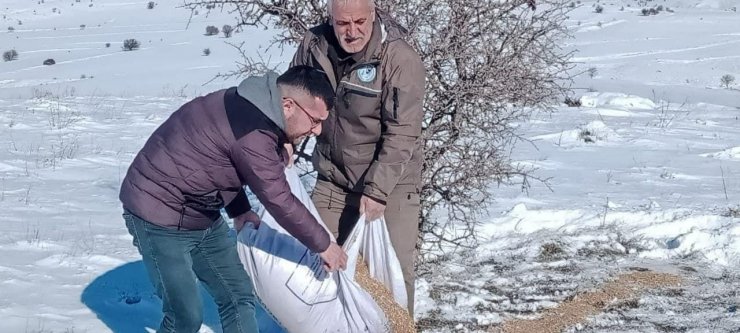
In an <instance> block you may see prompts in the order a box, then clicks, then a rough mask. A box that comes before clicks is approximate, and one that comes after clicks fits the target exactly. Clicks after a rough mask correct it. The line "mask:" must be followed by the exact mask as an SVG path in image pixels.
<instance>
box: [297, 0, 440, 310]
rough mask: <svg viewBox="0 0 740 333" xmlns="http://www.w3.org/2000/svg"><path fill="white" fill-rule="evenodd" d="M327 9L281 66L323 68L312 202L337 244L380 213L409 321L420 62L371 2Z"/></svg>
mask: <svg viewBox="0 0 740 333" xmlns="http://www.w3.org/2000/svg"><path fill="white" fill-rule="evenodd" d="M327 10H328V13H329V15H330V19H329V22H327V23H325V24H322V25H319V26H316V27H314V28H312V29H310V31H309V32H308V33H306V36H305V38H304V39H303V41H302V42H301V44H300V45H299V47H298V50H297V52H296V54H295V56H294V58H293V62H292V63H291V66H297V65H309V66H312V67H315V68H319V69H321V70H323V71H324V72H326V73H327V75H328V76H329V79H330V81H331V83H332V85H333V86H334V88H335V89H336V93H337V103H336V106H335V108H334V110H332V111H331V112H330V115H329V118H328V119H327V120H325V121H324V123H323V127H324V130H323V132H322V133H321V135H320V136H319V137H318V139H317V145H316V148H315V149H314V153H313V165H314V168H315V169H316V170H317V171H318V175H319V176H318V181H317V184H316V188H315V190H314V192H313V197H312V198H313V201H314V203H315V204H316V207H317V208H318V211H319V214H320V215H321V217H322V219H323V220H324V222H325V223H326V224H327V226H328V227H329V228H330V230H331V231H332V232H333V233H334V234H335V236H336V237H337V239H338V241H339V243H340V244H341V243H342V242H344V240H345V239H346V237H347V235H348V234H349V232H350V230H351V229H352V227H353V224H354V223H355V222H356V221H357V219H358V218H359V216H360V214H362V213H364V214H366V216H367V217H368V220H369V221H372V220H373V219H375V218H378V217H381V216H385V219H386V222H387V224H388V229H389V233H390V237H391V241H392V243H393V247H394V249H395V251H396V253H397V255H398V258H399V260H400V262H401V266H402V267H403V274H404V279H405V281H406V289H407V291H408V300H409V312H410V313H412V314H413V306H414V280H415V273H414V265H415V259H416V240H417V236H418V227H419V211H420V203H419V188H420V182H421V167H422V159H423V156H422V142H421V125H422V119H423V107H422V99H423V96H424V78H425V71H424V65H423V64H422V62H421V59H420V58H419V55H418V54H417V53H416V52H415V51H414V49H413V48H412V47H411V46H409V44H408V43H406V41H404V40H403V37H404V34H405V30H404V29H403V28H402V27H400V26H399V25H398V24H397V23H396V22H395V21H394V20H393V19H391V18H390V17H389V16H388V15H386V14H384V13H381V12H380V11H376V10H375V7H374V3H373V1H372V0H329V1H328V4H327Z"/></svg>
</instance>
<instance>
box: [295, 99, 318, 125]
mask: <svg viewBox="0 0 740 333" xmlns="http://www.w3.org/2000/svg"><path fill="white" fill-rule="evenodd" d="M288 98H290V97H288ZM290 100H291V101H293V103H295V105H297V106H298V108H299V109H301V111H303V113H305V114H306V116H307V117H308V119H309V120H311V129H314V128H316V127H318V126H319V125H321V122H322V120H321V119H319V118H316V117H314V116H312V115H311V114H310V113H308V111H306V109H305V108H304V107H303V106H301V105H300V104H298V101H296V100H295V99H293V98H290Z"/></svg>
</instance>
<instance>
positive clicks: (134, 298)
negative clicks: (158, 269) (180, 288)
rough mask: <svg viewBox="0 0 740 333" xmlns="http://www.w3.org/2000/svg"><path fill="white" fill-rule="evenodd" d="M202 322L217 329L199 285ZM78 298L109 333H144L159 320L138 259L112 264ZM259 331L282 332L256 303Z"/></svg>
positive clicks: (159, 312) (158, 308) (151, 289)
mask: <svg viewBox="0 0 740 333" xmlns="http://www.w3.org/2000/svg"><path fill="white" fill-rule="evenodd" d="M200 289H201V294H202V299H203V308H204V317H203V323H204V324H205V325H206V326H208V327H209V328H211V329H212V330H213V331H214V332H221V322H220V320H219V318H218V308H217V307H216V303H215V302H214V301H213V298H212V297H211V295H210V294H209V293H208V292H207V291H206V290H205V288H203V287H202V286H201V288H200ZM80 300H81V301H82V303H83V304H85V305H86V306H87V307H88V308H90V310H92V311H93V312H94V313H95V314H96V315H97V316H98V318H99V319H100V320H101V321H102V322H104V323H105V324H106V325H107V326H108V328H109V329H110V330H111V331H112V332H116V333H147V328H149V329H152V330H156V329H157V328H158V327H159V323H160V321H161V320H162V301H161V300H160V299H159V297H158V296H157V295H156V293H155V291H154V286H153V285H152V283H151V282H150V281H149V277H148V275H147V273H146V268H145V267H144V262H143V261H141V260H139V261H135V262H130V263H126V264H124V265H121V266H119V267H116V268H114V269H112V270H110V271H108V272H106V273H105V274H103V275H101V276H99V277H97V278H95V280H93V281H92V282H91V283H90V284H89V285H88V286H87V287H86V288H85V290H84V291H83V292H82V296H80ZM256 316H257V322H258V323H259V329H260V333H284V331H283V330H282V328H280V326H279V325H278V324H277V323H276V322H275V321H274V320H273V319H272V317H271V316H270V315H269V314H267V313H266V312H265V310H264V309H263V308H262V306H261V305H259V304H257V305H256Z"/></svg>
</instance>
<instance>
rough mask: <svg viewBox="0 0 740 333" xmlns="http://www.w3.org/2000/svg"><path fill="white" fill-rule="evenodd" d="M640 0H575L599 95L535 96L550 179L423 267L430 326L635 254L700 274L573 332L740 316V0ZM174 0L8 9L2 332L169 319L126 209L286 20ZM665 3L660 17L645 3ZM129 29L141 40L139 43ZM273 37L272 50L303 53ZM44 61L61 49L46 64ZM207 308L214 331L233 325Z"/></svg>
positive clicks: (516, 309) (20, 4) (470, 321)
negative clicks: (146, 168)
mask: <svg viewBox="0 0 740 333" xmlns="http://www.w3.org/2000/svg"><path fill="white" fill-rule="evenodd" d="M638 2H639V1H626V0H624V1H606V2H604V1H602V2H601V3H600V6H602V7H603V12H602V13H595V12H594V8H595V7H594V5H596V3H595V2H594V1H582V3H580V4H576V5H577V8H576V9H574V11H573V13H572V15H571V19H570V21H568V22H567V24H568V26H569V27H571V28H572V29H573V33H574V38H573V39H572V40H568V41H566V43H567V47H568V48H569V49H575V50H578V52H577V53H576V54H575V59H574V60H575V61H577V62H578V67H577V68H578V70H580V71H583V72H584V74H582V75H580V76H579V77H578V79H577V81H576V85H575V87H574V88H575V89H574V95H573V97H575V98H579V97H580V100H581V102H582V106H581V107H567V106H565V105H562V106H559V107H558V108H557V109H556V111H555V112H553V113H536V114H535V115H534V116H533V118H532V119H531V121H529V122H526V123H522V124H520V125H519V128H520V130H521V133H522V135H523V136H524V137H525V138H527V139H529V140H530V141H531V142H521V143H520V144H519V145H518V146H517V149H516V150H515V151H514V157H515V159H516V161H517V162H519V163H523V164H526V165H530V166H533V167H536V168H538V171H537V172H536V175H537V176H538V177H540V178H543V179H549V187H548V186H546V185H544V184H541V183H536V182H535V183H533V184H532V188H530V189H529V192H528V193H521V191H520V190H519V188H518V187H515V186H512V187H506V186H504V187H494V188H492V189H491V191H493V192H494V193H495V195H496V198H497V201H496V203H495V204H494V205H493V206H491V207H490V209H489V210H490V214H489V216H488V217H486V218H485V219H483V220H482V221H481V230H480V231H481V239H482V241H481V245H480V246H479V247H478V248H476V249H471V250H462V251H460V252H458V253H455V254H453V255H450V256H448V257H446V258H442V259H441V260H440V261H439V263H438V266H437V267H435V270H434V272H425V273H424V275H423V276H422V278H421V279H420V283H419V285H418V286H417V295H418V296H417V299H418V304H417V309H418V313H417V319H418V321H419V326H420V327H421V328H423V329H424V330H425V331H427V332H475V331H485V330H488V329H490V328H492V327H493V328H495V327H496V326H497V325H499V324H500V323H501V322H503V321H505V320H507V319H509V318H513V317H522V316H524V317H526V316H536V315H537V314H538V313H540V312H541V311H542V310H544V309H547V308H551V307H553V306H556V305H557V304H558V303H560V302H562V301H564V300H567V299H569V298H571V297H572V296H573V295H574V294H576V293H577V292H579V291H584V290H588V289H589V288H591V287H595V286H598V285H600V284H601V283H602V282H604V281H606V280H608V279H611V278H613V277H614V276H616V275H617V274H619V273H621V272H625V271H629V270H630V268H632V267H647V268H650V269H653V270H658V271H663V272H671V273H675V274H679V275H681V276H682V277H684V279H685V283H684V285H683V286H682V287H681V288H672V289H665V290H664V289H661V290H652V291H650V292H648V293H647V294H644V295H643V296H642V297H641V298H640V299H639V300H637V301H636V302H627V303H624V304H619V305H615V306H612V307H608V308H607V310H606V311H605V312H604V313H602V314H600V315H598V316H596V317H593V318H591V319H590V320H588V321H585V322H583V323H582V324H581V325H578V326H577V327H573V328H571V329H570V331H585V332H737V331H740V317H738V315H737V314H736V309H737V305H738V304H739V303H740V296H738V290H739V289H740V274H738V273H737V272H739V271H740V259H739V258H740V256H739V255H740V90H738V89H740V83H737V82H736V83H734V85H731V86H730V89H726V88H725V87H722V86H721V85H720V77H721V76H723V75H725V74H731V75H734V76H735V77H737V78H740V61H739V60H740V52H739V51H740V25H738V24H737V22H740V14H739V13H737V11H736V9H734V10H733V8H735V6H738V7H740V3H737V2H736V1H731V0H694V1H690V0H674V1H663V2H660V1H647V2H645V3H644V4H643V5H641V4H639V3H638ZM91 5H92V6H91ZM178 5H179V2H178V1H160V2H157V4H156V6H155V7H154V9H147V8H146V6H147V2H146V1H142V2H123V1H121V0H93V1H90V0H81V2H76V0H64V1H61V0H60V1H55V0H45V1H44V2H41V1H32V2H29V1H24V0H6V1H3V3H2V5H1V6H0V17H1V18H2V19H1V20H0V22H2V23H3V24H4V25H6V26H12V27H14V31H12V32H5V31H3V32H0V52H4V51H6V50H9V49H15V50H17V52H18V53H19V57H18V59H17V60H15V61H9V62H2V63H0V143H2V146H0V221H2V222H0V223H2V226H3V232H2V233H0V295H1V296H0V318H2V319H0V331H3V332H68V333H69V332H105V331H116V332H145V331H146V329H147V328H152V327H153V326H154V325H156V324H157V321H158V319H159V313H158V306H159V303H158V301H157V299H156V298H155V297H154V296H153V293H152V289H151V286H150V285H149V282H148V281H147V280H146V278H145V276H144V274H143V265H142V264H141V261H140V258H139V255H138V253H137V252H136V250H135V248H134V247H133V246H132V245H131V237H130V236H129V235H128V233H127V232H126V230H125V227H124V225H123V221H122V219H121V217H120V205H119V202H118V199H117V194H118V186H119V184H120V181H121V178H122V176H123V174H124V173H125V171H126V169H127V167H128V164H129V163H130V161H131V160H132V158H133V156H134V154H135V153H136V152H137V151H138V149H139V148H140V147H141V145H142V144H143V143H144V141H145V139H146V138H147V137H148V135H149V133H151V131H153V130H154V129H155V128H156V126H158V125H159V124H160V123H161V122H162V121H163V120H164V119H166V117H167V116H168V115H169V114H170V113H171V112H172V111H173V110H175V109H176V108H177V107H178V106H179V105H180V104H182V103H183V102H185V101H186V100H188V98H190V97H194V96H195V95H197V94H200V93H204V92H207V91H210V90H215V89H219V88H221V87H226V86H230V85H233V84H236V82H235V81H222V80H215V81H212V82H210V83H207V84H205V83H206V82H208V81H209V80H210V79H211V78H212V77H213V76H214V75H215V74H217V73H224V72H228V71H230V70H232V69H234V66H235V65H234V61H235V60H237V57H238V54H237V52H236V51H235V50H234V49H233V48H232V47H231V46H229V45H227V44H225V43H224V42H226V41H231V42H235V43H240V42H242V41H246V42H247V43H249V44H250V45H259V44H266V41H267V40H268V39H269V37H270V32H269V31H263V30H249V31H244V32H241V33H237V34H235V35H234V37H232V38H231V39H225V38H223V36H222V35H220V36H204V32H205V26H207V25H214V26H217V27H219V28H220V27H221V26H222V25H224V24H233V22H234V21H233V19H232V15H230V14H229V13H225V12H218V13H210V14H208V15H206V13H204V12H203V13H199V14H198V15H194V16H193V17H192V20H191V21H190V23H189V25H188V21H189V19H190V11H189V10H186V9H182V8H177V6H178ZM658 5H662V6H663V7H664V10H663V11H661V12H660V13H659V14H658V15H653V16H642V15H640V10H641V9H642V8H651V7H657V6H658ZM622 7H623V10H620V9H622ZM665 7H668V8H670V10H671V11H672V12H670V11H668V10H667V9H665ZM54 8H56V9H54ZM19 21H20V22H21V23H22V24H19ZM82 24H84V25H85V27H84V28H81V27H80V25H82ZM127 38H136V39H138V40H139V41H140V42H141V43H142V46H141V49H140V50H136V51H130V52H124V51H122V50H121V44H122V41H123V40H124V39H127ZM106 43H110V46H109V47H106ZM204 48H209V49H210V50H211V55H209V56H205V55H203V49H204ZM255 50H256V48H255ZM273 52H275V53H274V54H273V55H272V56H273V58H272V59H273V61H275V62H276V63H279V62H280V61H285V60H287V57H288V55H287V54H284V55H281V54H279V53H278V52H277V51H275V50H273ZM287 53H290V50H288V52H287ZM47 58H53V59H55V61H56V65H53V66H44V65H42V62H43V61H44V60H45V59H47ZM590 68H594V70H591V71H590V72H589V69H590ZM83 75H84V78H83ZM461 277H462V278H461ZM207 309H208V314H207V316H206V326H207V327H206V328H204V329H205V330H206V331H208V330H211V329H215V330H218V329H217V326H218V325H217V322H218V319H217V316H216V314H215V310H214V306H213V305H212V304H211V305H209V306H207Z"/></svg>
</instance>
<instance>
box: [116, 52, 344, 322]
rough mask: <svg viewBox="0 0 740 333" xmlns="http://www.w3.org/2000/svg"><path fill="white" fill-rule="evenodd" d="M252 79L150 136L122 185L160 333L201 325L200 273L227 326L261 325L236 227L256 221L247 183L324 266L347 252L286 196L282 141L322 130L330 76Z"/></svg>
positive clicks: (197, 104)
mask: <svg viewBox="0 0 740 333" xmlns="http://www.w3.org/2000/svg"><path fill="white" fill-rule="evenodd" d="M276 76H277V75H276V74H274V73H272V74H268V75H266V76H262V77H250V78H248V79H246V80H244V81H243V82H242V83H241V84H239V86H238V87H232V88H230V89H225V90H220V91H216V92H213V93H211V94H208V95H206V96H202V97H198V98H195V99H194V100H192V101H190V102H188V103H186V104H185V105H183V106H182V107H180V109H179V110H177V111H176V112H174V113H173V114H172V115H171V116H170V117H169V119H167V120H166V121H165V122H164V123H163V124H162V125H161V126H160V127H159V128H157V129H156V130H155V131H154V133H153V134H152V135H151V137H150V138H149V140H147V142H146V144H145V145H144V148H142V149H141V151H140V152H139V154H138V155H137V156H136V158H135V159H134V161H133V162H132V163H131V166H130V167H129V169H128V173H127V174H126V178H125V179H124V180H123V184H122V185H121V193H120V199H121V202H122V203H123V208H124V214H123V217H124V220H125V221H126V226H127V228H128V230H129V232H130V233H131V235H133V237H134V245H135V246H136V247H137V248H138V250H139V252H140V253H141V255H142V257H143V261H144V264H145V266H146V269H147V272H148V273H149V277H150V279H151V280H152V282H153V283H154V285H155V286H156V289H157V293H158V294H159V296H160V297H161V298H162V310H163V312H164V319H163V320H162V323H161V325H160V327H159V329H158V330H157V332H177V333H189V332H197V331H198V330H199V329H200V327H201V324H202V321H203V311H202V304H201V299H200V293H199V291H198V285H197V280H200V281H202V282H203V283H204V284H205V286H206V288H207V290H208V291H209V292H210V293H211V295H213V297H214V299H215V301H216V304H217V305H218V311H219V315H220V317H221V324H222V326H223V331H224V332H250V333H252V332H254V333H256V332H257V324H256V320H255V315H254V301H255V299H254V297H255V296H254V293H253V289H252V288H253V287H252V281H251V280H250V278H249V276H247V274H246V272H245V270H244V268H243V267H242V266H241V262H240V261H239V257H238V255H237V251H236V246H235V244H234V241H233V238H229V237H228V231H229V227H228V225H227V224H226V222H224V220H223V219H222V218H221V213H220V210H221V209H222V208H225V209H226V212H227V213H228V215H229V216H230V217H232V218H233V219H234V223H235V225H236V226H237V227H238V228H240V226H243V225H244V224H245V223H246V222H253V223H255V224H259V218H258V216H257V215H256V214H255V213H253V212H252V211H251V207H250V204H249V201H248V200H247V197H246V195H245V194H244V190H243V189H242V187H243V186H244V185H248V186H249V187H250V189H251V190H252V191H253V192H254V193H255V195H256V196H257V198H258V199H259V200H260V201H261V202H262V204H263V205H264V206H265V208H266V209H267V211H268V212H269V213H270V214H271V215H272V216H274V217H275V220H276V221H277V222H278V223H280V225H281V226H282V227H283V228H285V229H286V230H287V231H288V232H289V233H290V234H291V235H293V236H294V237H295V238H296V239H298V240H299V241H300V242H302V243H303V244H305V245H306V246H307V247H308V249H310V250H311V251H313V252H316V253H319V254H320V256H321V258H322V259H323V260H324V263H325V267H326V269H327V270H329V271H333V270H337V269H344V267H345V265H346V261H347V256H346V254H345V253H344V251H342V249H341V248H340V247H339V246H338V245H337V244H336V243H334V242H332V241H331V239H330V237H329V234H328V232H327V231H326V230H325V229H324V228H323V227H322V226H321V225H320V224H319V223H318V222H317V221H316V219H315V218H314V217H313V216H312V215H311V213H310V212H309V211H308V210H307V209H306V207H305V206H304V205H303V204H302V203H301V202H300V201H299V200H298V199H297V198H296V197H295V196H294V195H293V194H292V193H291V191H290V187H289V185H288V183H287V181H286V179H285V175H284V173H283V171H284V168H285V164H286V163H287V161H288V160H289V156H288V154H287V153H286V152H285V150H284V149H283V146H284V144H286V143H293V142H297V141H299V140H301V139H302V138H304V137H307V136H310V135H318V134H319V133H321V121H322V120H324V119H326V118H327V117H328V115H329V110H330V109H331V108H332V107H333V104H334V92H333V91H334V90H333V89H332V87H331V85H330V83H329V81H328V80H327V78H326V75H325V74H324V73H322V72H320V71H318V70H315V69H312V68H310V67H307V66H300V67H294V68H291V69H289V70H288V71H287V72H285V73H284V74H282V75H281V76H279V77H277V78H276Z"/></svg>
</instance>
